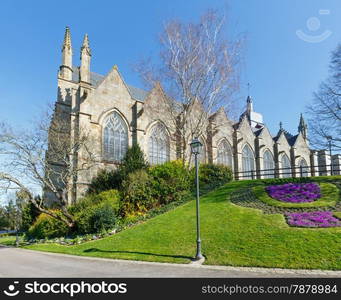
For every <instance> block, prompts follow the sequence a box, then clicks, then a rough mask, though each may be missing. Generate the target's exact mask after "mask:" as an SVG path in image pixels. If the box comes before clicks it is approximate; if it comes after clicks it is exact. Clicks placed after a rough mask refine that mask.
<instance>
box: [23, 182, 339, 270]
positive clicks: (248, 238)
mask: <svg viewBox="0 0 341 300" xmlns="http://www.w3.org/2000/svg"><path fill="white" fill-rule="evenodd" d="M253 183H254V182H253ZM253 183H251V182H250V181H239V182H232V183H229V184H227V185H225V186H223V187H221V188H219V189H217V190H215V191H213V192H211V193H209V194H207V195H205V196H203V197H202V198H201V232H202V248H203V254H204V255H205V256H206V261H205V264H210V265H231V266H259V267H278V268H304V269H330V270H340V269H341V227H338V228H319V229H318V228H311V229H303V228H292V227H289V226H288V225H287V224H286V222H285V219H284V217H283V215H280V214H263V212H262V211H260V210H257V209H252V208H246V207H241V206H237V205H234V204H232V203H231V202H229V200H228V195H229V193H231V192H232V191H234V190H236V189H239V188H242V187H247V186H250V184H253ZM195 222H196V219H195V202H194V201H190V202H188V203H186V204H184V205H181V206H179V207H177V208H176V209H174V210H172V211H169V212H167V213H165V214H163V215H159V216H157V217H155V218H153V219H150V220H147V221H146V222H144V223H142V224H138V225H136V226H134V227H131V228H129V229H127V230H124V231H122V232H120V233H118V234H116V235H113V236H110V237H107V238H104V239H101V240H96V241H91V242H87V243H84V244H80V245H74V246H62V245H57V244H35V245H30V246H27V247H26V248H28V249H33V250H41V251H49V252H58V253H67V254H74V255H82V256H94V257H106V258H118V259H133V260H145V261H158V262H175V263H188V262H190V260H191V258H192V257H193V256H194V255H195V250H196V231H195V230H196V229H195V224H196V223H195Z"/></svg>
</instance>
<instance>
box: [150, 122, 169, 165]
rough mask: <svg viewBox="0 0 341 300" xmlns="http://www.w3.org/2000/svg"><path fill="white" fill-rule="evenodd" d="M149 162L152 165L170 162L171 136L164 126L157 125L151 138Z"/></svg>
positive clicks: (152, 131)
mask: <svg viewBox="0 0 341 300" xmlns="http://www.w3.org/2000/svg"><path fill="white" fill-rule="evenodd" d="M148 150H149V151H148V154H149V162H150V163H151V164H152V165H155V164H162V163H164V162H166V161H169V136H168V133H167V131H166V128H165V126H164V125H163V124H161V123H157V124H156V125H154V127H153V128H152V130H151V133H150V136H149V149H148Z"/></svg>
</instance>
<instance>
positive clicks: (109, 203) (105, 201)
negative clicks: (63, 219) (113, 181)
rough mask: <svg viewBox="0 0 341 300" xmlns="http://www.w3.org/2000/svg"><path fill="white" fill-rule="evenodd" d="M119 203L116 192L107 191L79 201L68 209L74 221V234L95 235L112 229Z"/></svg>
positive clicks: (118, 196)
mask: <svg viewBox="0 0 341 300" xmlns="http://www.w3.org/2000/svg"><path fill="white" fill-rule="evenodd" d="M119 201H120V195H119V192H118V191H117V190H108V191H104V192H101V193H99V194H97V195H94V194H90V195H87V196H85V197H84V198H82V199H81V200H79V201H78V202H77V203H76V204H74V205H73V206H72V207H70V209H69V211H70V213H72V214H73V215H74V216H75V219H76V232H77V233H79V234H86V233H95V232H98V231H101V230H107V229H110V228H112V227H114V225H115V223H116V221H117V220H116V219H117V213H118V209H119ZM105 211H106V212H105Z"/></svg>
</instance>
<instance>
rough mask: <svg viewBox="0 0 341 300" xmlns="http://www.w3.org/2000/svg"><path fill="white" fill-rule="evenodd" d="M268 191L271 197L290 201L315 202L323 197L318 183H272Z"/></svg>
mask: <svg viewBox="0 0 341 300" xmlns="http://www.w3.org/2000/svg"><path fill="white" fill-rule="evenodd" d="M266 191H267V193H268V194H269V196H270V197H271V198H273V199H276V200H280V201H283V202H290V203H302V202H313V201H315V200H317V199H318V198H320V197H321V191H320V187H319V185H317V184H316V183H301V184H300V183H298V184H293V183H287V184H282V185H270V186H268V187H267V188H266Z"/></svg>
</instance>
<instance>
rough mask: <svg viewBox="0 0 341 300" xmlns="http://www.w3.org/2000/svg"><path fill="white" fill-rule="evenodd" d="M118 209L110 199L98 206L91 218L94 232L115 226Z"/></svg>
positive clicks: (91, 226)
mask: <svg viewBox="0 0 341 300" xmlns="http://www.w3.org/2000/svg"><path fill="white" fill-rule="evenodd" d="M116 214H117V210H116V208H114V207H113V205H112V203H109V202H108V201H106V202H104V203H103V204H102V205H99V206H97V207H96V208H95V209H94V211H93V215H92V217H91V218H90V228H91V230H92V232H101V231H103V230H108V229H111V228H113V227H114V225H115V223H116V221H117V215H116Z"/></svg>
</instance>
